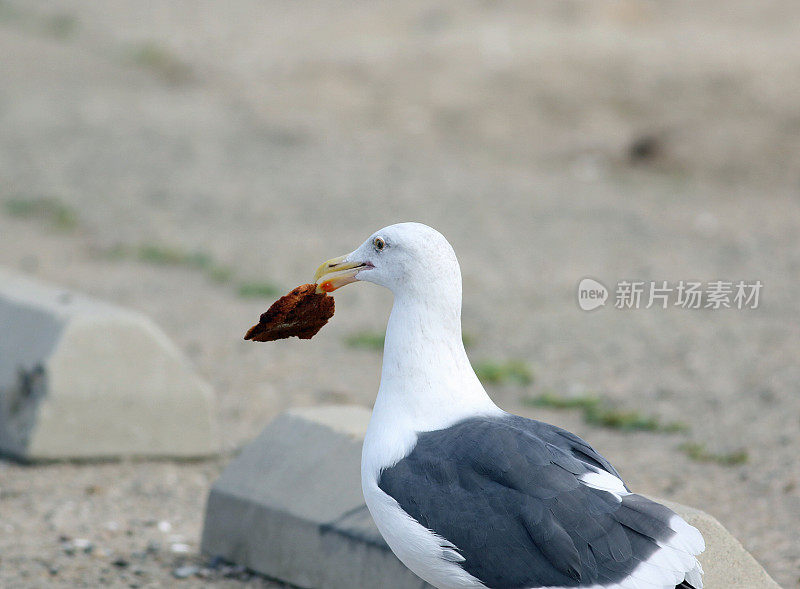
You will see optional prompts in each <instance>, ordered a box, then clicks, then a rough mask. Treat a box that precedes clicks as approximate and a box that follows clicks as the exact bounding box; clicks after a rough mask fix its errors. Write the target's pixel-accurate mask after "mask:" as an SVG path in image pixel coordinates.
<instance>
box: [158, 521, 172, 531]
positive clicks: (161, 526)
mask: <svg viewBox="0 0 800 589" xmlns="http://www.w3.org/2000/svg"><path fill="white" fill-rule="evenodd" d="M171 530H172V524H171V523H169V522H168V521H166V520H162V521H160V522H158V531H159V532H163V533H165V534H166V533H168V532H169V531H171Z"/></svg>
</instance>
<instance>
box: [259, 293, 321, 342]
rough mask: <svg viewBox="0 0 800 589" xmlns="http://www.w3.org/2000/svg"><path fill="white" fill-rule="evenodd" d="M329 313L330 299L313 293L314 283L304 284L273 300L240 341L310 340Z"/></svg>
mask: <svg viewBox="0 0 800 589" xmlns="http://www.w3.org/2000/svg"><path fill="white" fill-rule="evenodd" d="M333 311H334V303H333V297H329V296H328V295H327V294H326V293H324V292H323V293H317V285H316V284H304V285H302V286H298V287H297V288H295V289H294V290H293V291H292V292H290V293H289V294H287V295H285V296H282V297H281V298H279V299H278V300H277V301H275V302H274V303H273V304H272V306H271V307H270V308H269V309H267V311H266V312H265V313H263V314H262V315H261V319H259V321H258V323H257V324H256V325H254V326H253V327H251V328H250V329H248V330H247V333H246V334H245V336H244V339H246V340H253V341H256V342H271V341H274V340H278V339H284V338H287V337H292V336H293V335H296V336H297V337H299V338H300V339H311V338H312V337H314V336H315V335H316V334H317V332H318V331H319V330H320V329H322V326H323V325H325V324H326V323H327V322H328V319H330V318H331V317H333Z"/></svg>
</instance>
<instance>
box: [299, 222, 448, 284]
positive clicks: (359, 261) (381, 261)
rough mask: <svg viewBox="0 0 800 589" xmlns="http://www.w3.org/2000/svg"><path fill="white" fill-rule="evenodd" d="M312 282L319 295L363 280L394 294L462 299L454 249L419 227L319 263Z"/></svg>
mask: <svg viewBox="0 0 800 589" xmlns="http://www.w3.org/2000/svg"><path fill="white" fill-rule="evenodd" d="M314 281H315V282H316V283H317V285H318V286H317V290H318V291H321V292H332V291H334V290H336V289H337V288H339V287H342V286H344V285H345V284H350V283H351V282H356V281H365V282H373V283H375V284H379V285H381V286H385V287H386V288H388V289H389V290H391V291H392V292H394V293H395V295H401V294H407V293H416V294H418V295H419V294H423V293H431V294H433V293H436V292H438V293H439V294H440V295H441V294H442V293H443V292H457V294H458V297H459V299H460V296H461V271H460V269H459V267H458V260H456V255H455V252H453V248H452V247H451V246H450V244H449V243H448V242H447V240H446V239H445V238H444V236H443V235H442V234H441V233H439V232H438V231H436V230H435V229H433V228H431V227H428V226H427V225H423V224H422V223H398V224H396V225H389V226H388V227H384V228H383V229H381V230H380V231H376V232H375V233H373V234H372V235H370V236H369V238H367V240H366V241H364V243H362V244H361V245H360V246H359V247H358V248H356V249H355V250H353V251H352V252H350V253H349V254H347V255H345V256H340V257H338V258H333V259H332V260H328V261H327V262H325V263H324V264H322V265H321V266H320V267H319V269H318V270H317V273H316V275H315V276H314Z"/></svg>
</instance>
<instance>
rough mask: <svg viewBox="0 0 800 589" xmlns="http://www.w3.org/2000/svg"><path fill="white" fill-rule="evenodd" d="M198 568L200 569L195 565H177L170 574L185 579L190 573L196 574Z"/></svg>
mask: <svg viewBox="0 0 800 589" xmlns="http://www.w3.org/2000/svg"><path fill="white" fill-rule="evenodd" d="M199 570H200V569H198V568H197V567H196V566H182V567H178V568H177V569H174V570H173V571H172V575H173V576H174V577H175V578H176V579H187V578H189V577H191V576H192V575H194V574H196V573H197V572H198V571H199Z"/></svg>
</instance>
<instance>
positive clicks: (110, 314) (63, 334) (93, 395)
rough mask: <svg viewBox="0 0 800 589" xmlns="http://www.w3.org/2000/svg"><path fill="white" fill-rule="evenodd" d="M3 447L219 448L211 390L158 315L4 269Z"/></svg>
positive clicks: (35, 453)
mask: <svg viewBox="0 0 800 589" xmlns="http://www.w3.org/2000/svg"><path fill="white" fill-rule="evenodd" d="M0 326H2V327H1V328H0V452H2V453H3V454H6V455H10V456H13V457H16V458H18V459H21V460H29V461H36V460H59V459H101V458H115V457H122V456H169V457H199V456H207V455H212V454H215V453H217V452H218V450H219V445H218V437H217V436H218V434H217V427H216V420H215V415H214V407H213V394H212V391H211V388H210V387H209V386H208V385H207V384H206V383H205V382H203V381H202V380H201V379H200V378H199V377H198V376H197V375H196V374H194V373H193V372H192V370H191V369H190V368H189V366H188V364H187V363H186V361H185V359H184V358H183V357H182V355H181V353H180V352H179V350H178V349H177V348H176V347H175V346H174V345H173V344H172V342H171V341H170V340H169V339H168V338H167V336H166V335H165V334H164V333H163V332H162V331H161V330H159V329H158V328H157V327H156V326H155V325H154V324H153V323H152V322H151V321H150V320H148V319H147V318H146V317H144V316H142V315H141V314H139V313H135V312H132V311H128V310H125V309H122V308H120V307H116V306H114V305H111V304H108V303H104V302H101V301H98V300H95V299H92V298H89V297H86V296H83V295H80V294H77V293H74V292H70V291H67V290H64V289H60V288H55V287H50V286H46V285H43V284H40V283H37V282H34V281H32V280H30V279H26V278H23V277H21V276H18V275H16V274H12V273H10V272H8V271H5V270H2V269H0Z"/></svg>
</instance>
